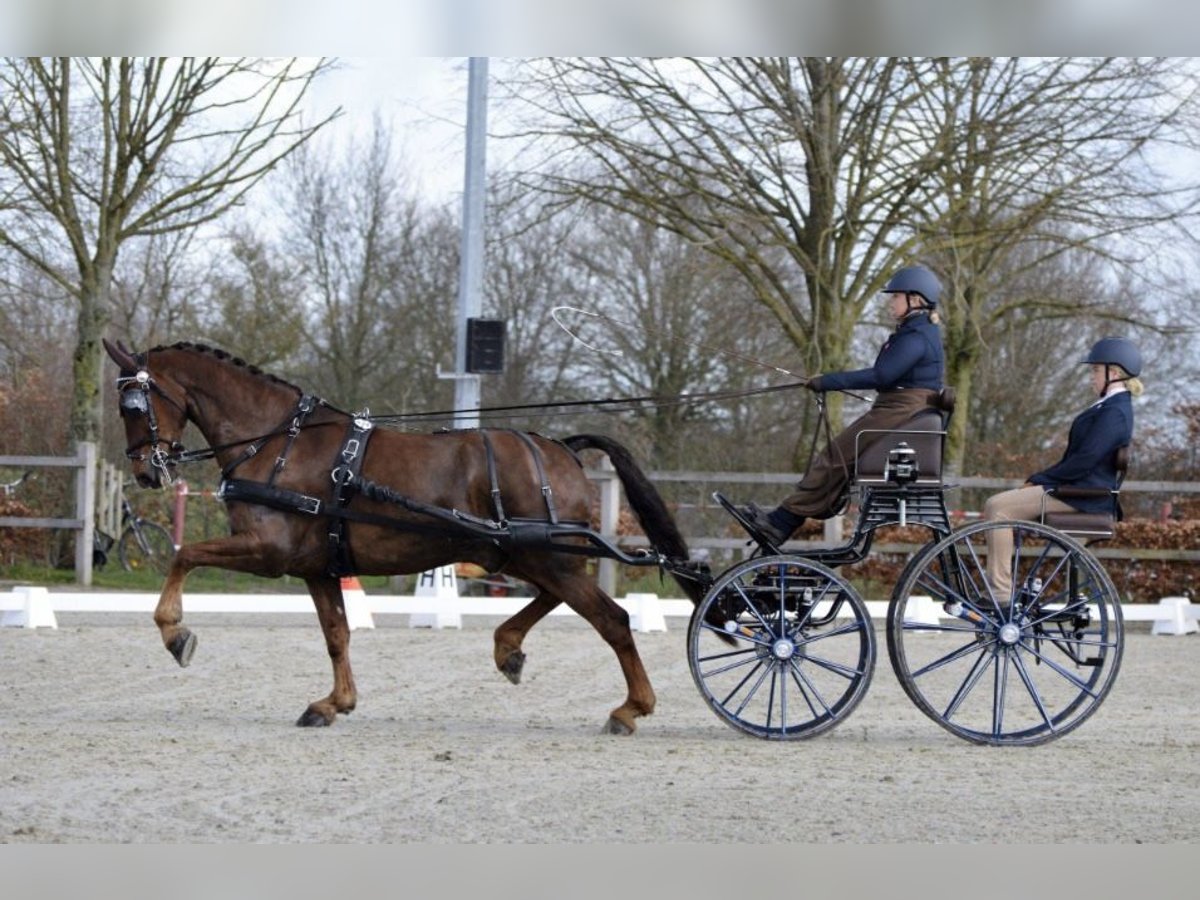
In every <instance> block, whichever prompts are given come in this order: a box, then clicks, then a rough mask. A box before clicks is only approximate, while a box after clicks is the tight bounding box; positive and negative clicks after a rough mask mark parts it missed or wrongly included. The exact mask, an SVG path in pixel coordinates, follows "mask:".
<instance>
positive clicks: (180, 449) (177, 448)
mask: <svg viewBox="0 0 1200 900" xmlns="http://www.w3.org/2000/svg"><path fill="white" fill-rule="evenodd" d="M134 360H135V361H136V362H137V364H138V368H137V371H136V372H135V373H134V374H133V375H122V376H120V377H118V378H117V391H118V393H119V395H120V399H119V402H120V411H121V417H122V418H125V417H126V416H131V415H141V416H145V417H146V422H147V425H148V427H149V434H148V436H147V437H145V438H144V439H142V440H140V441H138V442H137V443H135V444H130V445H129V446H128V447H126V448H125V456H126V457H127V458H128V459H130V460H133V461H136V462H147V461H148V462H149V463H150V465H151V466H153V467H154V468H155V469H157V470H158V471H159V472H161V473H162V478H163V480H164V481H165V482H166V483H167V484H173V483H174V481H175V479H174V476H173V475H172V474H171V470H172V469H173V468H175V467H176V466H177V465H179V464H180V463H187V462H198V461H200V460H206V459H212V458H214V457H215V456H216V455H217V454H218V453H220V452H221V451H222V450H228V449H230V448H233V447H243V446H244V447H245V448H246V449H245V450H244V451H243V452H242V454H241V455H240V456H238V457H237V459H235V460H234V461H233V462H231V463H230V464H229V465H227V466H225V467H224V469H223V470H222V476H225V477H227V476H228V475H229V474H230V473H231V472H232V471H233V470H234V469H236V468H237V467H238V466H239V465H241V464H242V463H243V462H245V461H246V460H247V459H249V458H250V457H252V456H254V455H255V454H257V453H258V451H259V450H261V449H262V447H263V445H264V444H265V443H266V442H267V441H269V440H270V439H271V438H274V437H279V436H281V435H287V436H288V442H287V446H286V447H285V448H284V450H283V452H282V453H281V454H280V455H279V458H278V459H277V460H276V461H275V469H274V471H273V472H272V474H271V481H274V480H275V476H276V475H278V473H279V472H280V470H282V468H283V466H284V463H285V461H286V458H287V454H288V451H289V450H290V449H291V446H292V442H293V441H294V440H295V439H296V435H297V434H299V432H300V431H301V430H302V429H303V428H304V427H306V423H305V420H306V419H307V418H308V416H309V414H310V413H312V412H313V410H315V409H316V408H317V407H318V406H328V404H326V403H325V402H324V401H323V400H321V399H319V398H317V397H312V396H309V395H308V394H302V395H301V397H300V399H299V401H297V404H296V408H295V409H294V410H293V411H292V412H291V413H290V414H289V415H288V417H287V418H286V419H285V420H284V421H283V423H281V424H280V426H279V427H278V428H276V429H275V430H273V431H269V432H267V433H266V434H260V435H258V436H257V437H252V438H244V439H242V440H237V441H230V442H229V443H226V444H221V445H219V446H216V447H205V448H204V449H203V450H188V449H187V448H186V447H185V446H184V445H183V444H182V443H180V442H179V441H170V440H167V439H166V438H164V437H162V436H161V435H160V434H159V433H158V416H157V415H156V414H155V411H154V403H153V402H151V399H150V394H151V393H154V394H157V395H158V396H160V397H162V398H163V399H164V400H166V401H167V402H168V403H170V404H171V405H172V406H174V407H175V408H176V409H178V410H179V411H180V412H181V413H183V416H184V418H185V419H186V418H188V410H187V406H186V405H185V404H183V403H180V402H179V401H178V400H176V399H175V398H174V397H172V396H171V395H170V394H168V393H167V392H166V391H164V390H163V389H162V388H161V387H159V386H158V384H157V383H156V382H155V381H154V378H153V376H151V374H150V370H149V368H148V367H147V362H146V359H145V355H144V354H138V355H137V356H135V357H134ZM331 408H332V407H331ZM319 424H326V423H319ZM147 447H148V448H149V453H145V452H142V451H143V448H147ZM164 447H166V449H165V450H164V449H163V448H164Z"/></svg>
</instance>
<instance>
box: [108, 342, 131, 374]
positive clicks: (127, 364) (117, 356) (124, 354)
mask: <svg viewBox="0 0 1200 900" xmlns="http://www.w3.org/2000/svg"><path fill="white" fill-rule="evenodd" d="M100 341H101V343H103V344H104V349H105V350H106V351H107V352H108V355H109V356H110V357H112V361H113V362H115V363H116V364H117V365H118V366H119V367H120V368H121V370H122V371H124V372H136V371H137V370H138V364H137V360H136V359H134V358H133V354H132V353H130V352H129V351H128V350H126V349H125V346H124V345H123V344H122V343H121V342H120V341H117V345H116V346H115V347H114V346H113V345H112V344H110V343H109V342H108V338H101V339H100Z"/></svg>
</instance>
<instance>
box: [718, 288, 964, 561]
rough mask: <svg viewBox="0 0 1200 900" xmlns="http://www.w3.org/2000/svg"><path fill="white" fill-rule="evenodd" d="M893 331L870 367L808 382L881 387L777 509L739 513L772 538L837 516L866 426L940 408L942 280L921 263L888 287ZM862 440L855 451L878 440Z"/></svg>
mask: <svg viewBox="0 0 1200 900" xmlns="http://www.w3.org/2000/svg"><path fill="white" fill-rule="evenodd" d="M883 293H884V294H886V295H888V298H887V303H888V309H889V312H890V313H891V315H892V318H894V319H895V321H896V330H895V331H893V332H892V333H891V335H889V336H888V339H887V340H886V341H885V342H884V344H883V347H882V348H881V349H880V351H879V355H878V356H877V357H876V358H875V364H874V365H873V366H871V368H869V369H857V370H853V371H846V372H830V373H828V374H825V375H818V376H817V377H815V378H812V379H810V380H809V382H808V385H807V387H808V388H809V390H812V391H817V392H824V391H838V390H874V391H878V394H877V395H876V397H875V402H874V404H872V406H871V408H870V409H869V410H867V412H866V413H864V414H863V415H862V416H860V417H859V418H858V419H856V420H855V421H854V422H853V423H852V424H851V425H850V426H849V427H847V428H846V429H844V430H843V431H842V432H841V433H840V434H838V435H837V436H836V437H835V438H834V439H833V440H832V441H831V442H830V444H829V445H828V446H827V447H825V449H824V450H823V451H822V452H821V453H820V454H818V455H817V456H816V457H815V458H814V459H812V460H811V461H810V462H809V466H808V471H807V472H806V473H805V474H804V477H803V478H802V479H801V481H800V483H799V484H798V485H796V490H795V492H794V493H792V494H790V495H788V496H787V497H785V498H784V499H783V500H782V501H781V502H780V504H779V506H777V507H776V508H775V509H773V510H769V511H768V510H763V509H760V508H759V507H758V506H756V505H755V504H753V503H751V504H749V505H748V506H745V507H742V508H741V512H742V513H743V514H744V515H745V516H746V518H747V519H749V520H750V522H751V523H752V524H753V525H754V527H755V528H756V529H758V530H759V531H760V532H761V533H762V534H763V535H764V536H765V537H767V538H769V539H770V540H771V541H772V543H774V544H776V545H778V544H782V543H783V542H784V541H786V540H787V539H788V538H789V537H791V536H792V533H793V532H794V531H795V530H796V529H797V528H799V527H800V526H801V525H802V524H804V520H805V519H806V518H813V519H828V518H829V517H830V516H833V515H836V514H837V512H838V510H839V508H840V507H841V505H842V502H843V500H844V497H845V494H846V489H847V487H848V485H849V482H850V477H851V472H852V470H853V466H854V459H855V457H854V454H855V452H856V446H855V441H856V438H857V437H858V434H859V432H861V431H864V430H866V429H891V428H899V427H900V426H902V425H904V424H905V423H907V422H908V421H909V420H910V419H912V418H913V416H915V415H917V413H919V412H921V410H923V409H926V408H927V407H931V406H935V405H936V404H937V398H938V394H939V392H940V391H941V390H942V387H943V379H944V377H945V357H944V354H943V352H942V338H941V333H940V331H939V330H938V327H937V323H938V318H937V304H938V300H939V298H940V297H941V293H942V286H941V283H940V282H939V281H938V279H937V276H935V275H934V274H933V272H931V271H930V270H929V269H927V268H925V267H924V266H906V267H905V268H903V269H900V271H898V272H897V273H896V274H895V275H893V276H892V278H891V280H889V281H888V283H887V284H886V285H884V288H883ZM878 437H880V436H876V437H875V438H874V439H872V440H871V441H864V442H863V443H861V444H860V445H858V447H857V451H858V452H861V451H862V450H865V449H866V448H867V447H868V446H870V444H871V443H874V440H877V439H878Z"/></svg>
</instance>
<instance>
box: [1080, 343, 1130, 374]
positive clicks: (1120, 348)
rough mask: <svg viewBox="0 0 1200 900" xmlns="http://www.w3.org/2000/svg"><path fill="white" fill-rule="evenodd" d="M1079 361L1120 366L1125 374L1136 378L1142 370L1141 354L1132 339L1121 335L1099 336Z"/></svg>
mask: <svg viewBox="0 0 1200 900" xmlns="http://www.w3.org/2000/svg"><path fill="white" fill-rule="evenodd" d="M1080 362H1081V363H1088V364H1089V365H1098V366H1120V367H1121V368H1122V369H1124V370H1125V372H1126V374H1128V375H1130V376H1131V377H1133V378H1136V377H1137V376H1138V375H1140V374H1141V372H1142V354H1141V353H1140V352H1138V348H1137V345H1136V344H1134V342H1133V341H1131V340H1128V339H1126V338H1122V337H1106V338H1101V339H1100V340H1098V341H1096V343H1094V344H1092V349H1091V350H1090V351H1089V352H1088V355H1087V357H1086V358H1084V359H1081V360H1080Z"/></svg>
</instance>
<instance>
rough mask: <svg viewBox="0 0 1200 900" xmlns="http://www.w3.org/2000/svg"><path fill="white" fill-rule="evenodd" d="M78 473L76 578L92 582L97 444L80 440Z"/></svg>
mask: <svg viewBox="0 0 1200 900" xmlns="http://www.w3.org/2000/svg"><path fill="white" fill-rule="evenodd" d="M76 458H77V460H78V464H79V468H78V470H77V471H76V472H75V518H76V519H78V520H79V522H80V527H79V532H78V535H77V537H76V539H75V580H76V581H78V582H79V583H80V584H82V585H83V586H84V587H91V584H92V547H93V545H94V542H95V539H96V445H95V444H93V443H92V442H91V441H80V442H79V449H78V455H77V457H76Z"/></svg>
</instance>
